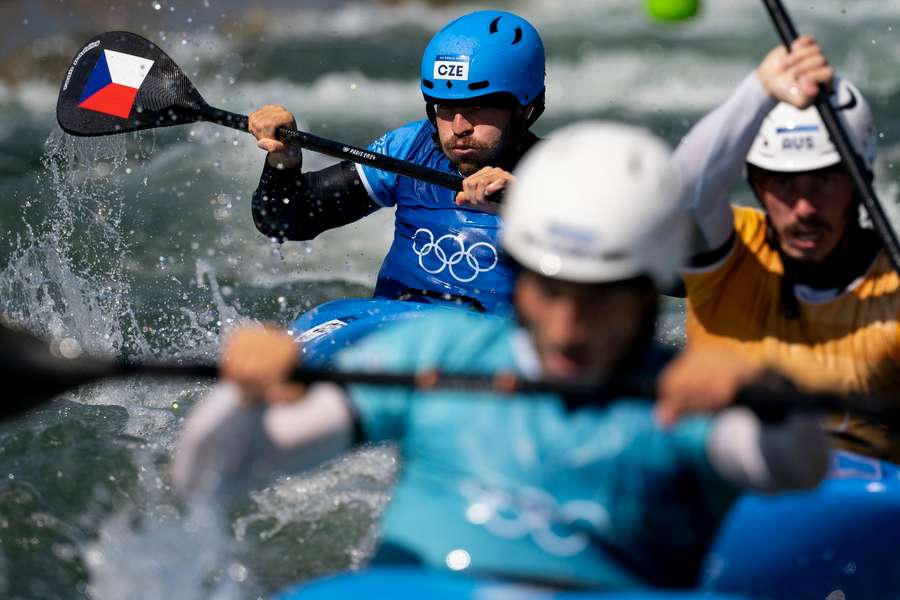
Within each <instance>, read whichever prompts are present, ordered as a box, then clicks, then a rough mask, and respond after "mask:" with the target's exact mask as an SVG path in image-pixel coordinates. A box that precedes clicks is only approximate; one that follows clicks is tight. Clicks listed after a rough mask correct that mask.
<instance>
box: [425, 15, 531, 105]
mask: <svg viewBox="0 0 900 600" xmlns="http://www.w3.org/2000/svg"><path fill="white" fill-rule="evenodd" d="M421 88H422V94H423V95H424V96H425V100H426V102H436V101H442V100H444V101H451V102H452V101H466V100H471V99H473V98H479V97H481V96H487V95H490V94H498V93H505V94H510V95H511V96H513V97H514V98H515V99H516V102H518V104H519V105H521V106H528V105H529V104H531V103H533V102H534V101H535V100H536V99H537V100H540V99H541V98H542V94H543V92H544V44H543V42H542V41H541V36H540V35H539V34H538V32H537V29H535V28H534V27H533V26H532V25H531V23H529V22H528V21H526V20H525V19H523V18H522V17H519V16H517V15H514V14H512V13H508V12H502V11H498V10H482V11H478V12H473V13H470V14H467V15H464V16H462V17H460V18H458V19H456V20H455V21H452V22H451V23H450V24H448V25H447V26H446V27H444V28H443V29H442V30H440V31H439V32H437V34H435V36H434V37H433V38H432V39H431V41H430V42H429V43H428V46H427V47H426V48H425V53H424V55H423V56H422V77H421Z"/></svg>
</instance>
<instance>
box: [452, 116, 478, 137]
mask: <svg viewBox="0 0 900 600" xmlns="http://www.w3.org/2000/svg"><path fill="white" fill-rule="evenodd" d="M473 129H474V127H473V126H472V123H470V122H469V120H468V119H466V117H465V116H464V115H463V114H462V113H461V112H457V113H456V114H455V115H453V134H454V135H456V136H458V137H464V136H467V135H470V134H471V133H472V131H473Z"/></svg>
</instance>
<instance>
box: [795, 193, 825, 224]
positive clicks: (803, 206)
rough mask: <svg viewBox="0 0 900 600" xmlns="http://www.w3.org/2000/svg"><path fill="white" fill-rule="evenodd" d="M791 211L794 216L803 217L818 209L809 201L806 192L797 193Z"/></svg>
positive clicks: (812, 213) (816, 211)
mask: <svg viewBox="0 0 900 600" xmlns="http://www.w3.org/2000/svg"><path fill="white" fill-rule="evenodd" d="M792 212H793V213H794V215H795V216H797V217H800V218H803V217H809V216H812V215H814V214H816V213H818V212H819V209H818V208H817V207H816V205H815V204H814V203H813V202H812V201H810V199H809V196H808V195H807V194H799V195H798V196H797V198H796V199H795V200H794V206H793V210H792Z"/></svg>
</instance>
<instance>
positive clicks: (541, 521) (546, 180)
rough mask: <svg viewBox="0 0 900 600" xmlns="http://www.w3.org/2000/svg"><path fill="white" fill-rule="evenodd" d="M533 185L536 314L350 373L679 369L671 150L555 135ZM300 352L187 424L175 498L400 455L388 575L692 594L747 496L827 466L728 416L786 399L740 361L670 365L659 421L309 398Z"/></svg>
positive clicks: (465, 315) (438, 397)
mask: <svg viewBox="0 0 900 600" xmlns="http://www.w3.org/2000/svg"><path fill="white" fill-rule="evenodd" d="M598 157H599V158H598ZM598 161H599V165H598ZM598 168H599V169H602V172H603V178H604V185H603V186H599V187H598V186H595V185H592V183H593V182H595V177H596V174H597V170H598ZM516 173H517V181H516V182H515V183H514V184H513V186H512V187H511V189H510V191H509V193H508V194H507V197H506V199H505V202H504V207H503V216H504V230H503V234H502V243H503V247H504V249H505V251H506V252H507V253H508V255H509V257H510V260H511V261H512V262H514V263H515V264H516V265H517V276H516V288H515V308H516V313H517V318H516V319H513V318H507V317H500V316H492V315H476V314H473V313H471V312H464V311H456V312H450V311H447V314H442V315H433V316H429V317H423V318H422V319H418V320H415V321H409V322H406V323H403V324H395V325H394V326H393V327H388V328H386V329H385V330H382V331H380V332H378V333H376V334H373V335H372V336H370V337H367V338H366V339H365V340H363V341H362V342H361V343H360V344H359V345H357V346H356V347H353V348H350V349H348V350H346V351H344V352H343V353H342V354H341V355H339V358H338V363H339V365H340V366H342V367H345V368H355V369H365V370H375V371H403V372H407V371H415V372H421V371H429V370H432V369H438V370H440V371H444V372H453V371H457V372H458V371H463V372H482V373H516V374H518V375H520V376H524V377H558V378H571V377H584V378H597V379H599V380H602V379H604V378H607V377H610V376H611V375H614V374H615V375H624V374H627V373H633V374H636V373H641V374H644V375H646V376H647V377H656V376H657V375H658V374H659V372H660V370H661V369H663V368H664V366H665V365H666V364H667V360H668V358H669V355H668V354H667V353H666V352H665V351H663V350H662V349H661V348H659V347H658V346H656V345H655V343H654V342H653V335H652V333H653V329H654V323H655V317H656V308H657V299H658V295H657V291H658V290H659V289H665V288H666V287H667V286H668V285H670V284H671V283H672V282H673V281H674V279H675V278H676V276H677V270H678V268H679V266H681V262H682V258H683V257H684V256H685V251H686V248H685V246H686V241H687V237H688V228H687V226H686V225H687V224H686V220H687V216H686V215H685V214H684V211H683V210H682V209H681V205H680V201H679V199H678V196H679V183H678V178H677V170H676V169H674V167H673V164H672V163H671V161H670V153H669V150H668V148H667V147H666V146H665V144H664V143H663V142H661V141H660V140H659V139H657V138H655V137H654V136H653V135H652V134H650V133H649V132H647V131H645V130H642V129H638V128H634V127H630V126H625V125H619V124H612V123H604V122H587V123H582V124H577V125H573V126H570V127H568V128H565V129H562V130H559V131H557V132H555V133H554V134H553V135H552V136H550V139H549V141H546V142H542V144H541V145H540V146H538V147H537V148H535V150H534V151H533V152H532V153H530V154H529V155H528V156H527V157H526V158H525V159H524V160H523V162H522V164H521V165H520V166H519V168H518V169H517V171H516ZM297 356H298V352H297V349H296V347H295V345H294V344H293V342H292V340H291V338H290V336H288V335H286V334H284V333H281V332H277V331H272V330H266V329H262V328H257V329H247V330H243V331H240V332H238V333H236V334H235V335H234V336H233V337H232V338H231V341H230V343H229V344H228V346H227V347H226V350H225V353H224V356H223V365H222V366H223V373H224V374H225V376H226V377H228V378H230V379H231V381H232V382H235V383H230V384H227V385H221V386H219V388H218V389H217V391H216V392H215V393H214V394H213V395H212V396H211V397H210V398H208V399H207V400H206V401H204V402H203V403H202V404H201V405H199V406H198V407H197V408H196V409H195V411H194V412H193V414H192V415H191V417H190V419H189V420H188V423H187V426H186V429H185V433H184V435H183V437H182V439H181V441H180V443H179V446H178V448H177V451H176V454H175V461H174V468H173V476H174V481H175V484H176V486H177V487H178V488H179V489H180V490H182V491H187V490H192V489H197V488H203V487H206V486H207V485H209V484H211V483H214V485H216V486H219V489H222V488H223V487H228V486H230V485H232V484H236V483H237V482H238V481H239V480H242V479H243V480H244V483H247V482H248V481H249V480H251V479H253V478H256V477H260V476H263V475H264V474H265V473H266V472H268V473H269V474H270V473H271V471H272V470H275V471H280V470H287V469H296V468H302V467H307V468H308V467H312V466H315V465H318V464H320V463H321V462H322V461H324V460H327V459H329V458H332V457H335V456H337V455H338V454H340V453H341V452H343V451H345V450H347V449H349V448H350V447H352V446H353V445H354V444H362V443H379V442H385V441H395V442H396V443H397V445H398V448H399V452H400V454H401V457H402V468H401V472H400V475H399V478H398V481H397V483H396V486H395V489H394V492H393V496H392V499H391V502H390V504H389V506H388V508H387V511H386V513H385V514H384V517H383V520H382V522H381V536H380V543H379V546H378V550H377V553H376V556H375V558H374V562H375V564H407V565H409V564H415V565H421V566H423V567H429V568H434V569H450V570H456V571H463V572H466V573H469V574H472V575H488V576H492V577H499V578H502V579H506V580H523V581H530V582H538V583H542V584H547V585H551V586H558V587H582V586H583V587H591V588H600V589H610V588H629V587H632V588H633V587H644V586H651V585H652V586H666V587H690V586H693V585H696V582H697V576H698V573H699V569H700V565H701V561H702V559H703V557H704V554H705V552H706V550H707V547H708V545H709V543H710V541H711V540H712V537H713V535H714V533H715V531H716V529H717V527H718V525H719V523H720V521H721V520H722V518H723V517H724V515H725V514H726V512H727V511H728V509H729V507H730V506H731V504H732V502H733V500H734V499H735V497H736V496H737V494H738V492H739V490H742V489H747V488H750V489H757V490H766V491H778V490H785V489H794V488H802V487H810V486H813V485H815V484H816V483H817V482H818V481H819V480H820V478H821V477H822V476H823V474H824V472H825V467H826V463H827V444H826V441H825V439H824V436H823V434H822V432H821V431H820V430H819V428H818V425H817V424H816V422H815V420H814V418H811V417H808V416H789V417H787V418H786V419H785V420H783V421H780V422H777V423H762V422H760V420H759V419H758V418H757V417H756V416H755V414H754V413H752V412H750V411H749V410H748V409H746V408H742V407H734V406H731V407H729V405H730V404H731V403H732V402H733V397H734V396H735V394H736V391H737V390H738V389H740V388H741V386H742V385H745V384H747V383H748V382H751V381H756V382H759V381H761V380H771V381H774V382H776V383H777V385H782V384H784V385H786V383H785V382H783V381H782V380H781V379H780V378H779V377H778V376H777V375H775V374H774V373H771V372H765V371H759V370H757V369H756V368H754V367H749V366H747V365H746V364H744V363H740V362H736V361H734V360H732V359H731V358H730V357H729V356H727V355H722V354H721V353H719V354H716V355H714V356H709V355H686V356H684V357H681V358H679V359H677V360H676V361H675V362H674V363H671V364H670V365H669V366H668V367H666V370H665V371H664V373H663V374H662V375H661V378H660V379H659V380H658V389H659V390H660V399H659V400H658V401H657V403H656V405H655V407H654V406H653V405H652V404H651V399H649V398H634V397H630V398H629V397H620V398H612V399H609V402H608V403H604V402H600V401H599V399H598V401H596V402H595V401H580V402H576V401H573V400H571V399H570V400H567V399H564V398H560V397H557V396H553V395H547V396H541V397H536V396H532V397H526V396H516V395H513V396H509V397H501V396H492V395H490V394H487V393H472V392H466V393H461V392H447V391H444V392H439V391H435V392H421V391H416V390H412V389H404V388H386V387H380V388H374V387H364V386H351V387H347V388H341V387H338V386H335V385H330V384H316V385H313V386H311V387H310V388H308V389H307V390H305V392H304V391H302V390H298V389H297V388H292V387H288V386H285V385H284V384H282V383H281V382H282V381H283V380H284V377H285V376H286V374H287V373H289V372H290V370H291V369H292V368H293V367H294V365H295V364H296V360H297ZM697 369H704V373H705V374H706V377H704V378H703V380H702V382H700V383H699V384H698V382H699V378H698V377H696V370H697ZM290 400H297V401H294V402H291V401H290ZM247 405H250V406H253V407H252V408H246V406H247ZM254 405H255V406H254ZM720 408H722V409H723V410H721V412H718V413H717V414H715V415H714V416H697V415H693V416H688V415H686V414H685V413H688V412H699V411H705V412H708V411H710V410H712V409H720ZM682 417H683V418H682Z"/></svg>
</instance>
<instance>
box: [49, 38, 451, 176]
mask: <svg viewBox="0 0 900 600" xmlns="http://www.w3.org/2000/svg"><path fill="white" fill-rule="evenodd" d="M56 118H57V120H58V121H59V125H60V127H62V129H63V131H65V132H66V133H70V134H72V135H78V136H98V135H112V134H116V133H125V132H128V131H138V130H142V129H153V128H157V127H169V126H172V125H181V124H184V123H195V122H197V121H209V122H211V123H217V124H219V125H225V126H226V127H231V128H233V129H238V130H240V131H244V132H247V131H248V129H247V117H246V116H245V115H240V114H237V113H233V112H228V111H226V110H221V109H218V108H214V107H212V106H210V105H209V104H207V103H206V101H205V100H204V99H203V97H202V96H201V95H200V92H199V91H197V88H195V87H194V84H193V83H191V81H190V80H189V79H188V78H187V75H185V74H184V72H183V71H182V70H181V69H180V68H179V67H178V65H177V64H175V62H174V61H173V60H172V59H171V58H169V56H168V55H167V54H166V53H165V52H163V51H162V49H160V48H159V47H158V46H157V45H156V44H154V43H153V42H151V41H150V40H147V39H145V38H143V37H141V36H139V35H136V34H133V33H129V32H127V31H110V32H107V33H102V34H100V35H98V36H97V37H95V38H94V39H93V40H91V41H90V42H88V43H87V44H85V46H84V47H83V48H82V49H81V50H80V51H79V52H78V54H77V55H76V56H75V58H74V59H73V61H72V65H71V67H69V70H68V71H67V72H66V77H65V79H64V80H63V83H62V87H61V89H60V92H59V99H58V100H57V103H56ZM278 133H279V135H280V136H281V137H282V138H283V139H286V140H291V141H292V142H294V143H297V144H299V145H300V146H302V147H304V148H308V149H310V150H314V151H316V152H321V153H322V154H327V155H329V156H334V157H336V158H341V159H344V160H349V161H352V162H356V163H361V164H364V165H368V166H370V167H375V168H376V169H382V170H385V171H390V172H392V173H398V174H400V175H406V176H408V177H413V178H415V179H420V180H422V181H426V182H428V183H432V184H435V185H439V186H441V187H445V188H448V189H450V190H453V191H456V192H458V191H461V190H462V177H460V176H458V175H454V174H452V173H445V172H443V171H438V170H436V169H430V168H428V167H423V166H422V165H417V164H414V163H410V162H407V161H403V160H399V159H397V158H394V157H392V156H387V155H385V154H379V153H377V152H371V151H369V150H365V149H363V148H357V147H355V146H349V145H347V144H342V143H340V142H335V141H333V140H329V139H325V138H322V137H318V136H315V135H312V134H310V133H305V132H303V131H296V130H293V129H288V128H280V129H279V130H278Z"/></svg>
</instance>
